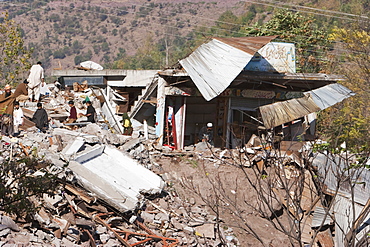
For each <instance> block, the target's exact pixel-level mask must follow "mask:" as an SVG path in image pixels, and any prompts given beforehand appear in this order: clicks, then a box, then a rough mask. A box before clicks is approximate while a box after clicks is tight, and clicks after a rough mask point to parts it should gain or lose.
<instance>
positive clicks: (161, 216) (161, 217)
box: [154, 212, 170, 221]
mask: <svg viewBox="0 0 370 247" xmlns="http://www.w3.org/2000/svg"><path fill="white" fill-rule="evenodd" d="M154 219H156V220H159V221H169V220H170V217H169V216H168V214H165V213H162V212H160V213H158V214H157V215H156V216H155V217H154Z"/></svg>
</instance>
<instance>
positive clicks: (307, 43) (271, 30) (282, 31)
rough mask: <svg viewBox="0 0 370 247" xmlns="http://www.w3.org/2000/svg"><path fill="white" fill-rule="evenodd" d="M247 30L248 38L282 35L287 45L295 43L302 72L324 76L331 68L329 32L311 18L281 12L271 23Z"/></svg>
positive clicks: (247, 28)
mask: <svg viewBox="0 0 370 247" xmlns="http://www.w3.org/2000/svg"><path fill="white" fill-rule="evenodd" d="M243 29H244V30H243V31H244V32H245V35H246V36H268V35H278V36H279V37H278V39H279V40H281V41H283V42H291V43H295V45H296V57H297V70H298V72H306V73H315V72H322V71H324V69H325V67H326V65H327V59H326V52H327V51H328V50H329V49H330V47H331V42H330V41H329V40H328V32H327V31H325V30H324V29H321V28H319V27H318V26H317V25H315V22H314V19H312V18H311V17H305V16H303V15H301V14H300V13H298V12H292V11H288V10H285V9H279V10H277V11H276V12H275V13H274V15H273V17H272V18H271V19H270V20H269V21H268V22H266V23H263V24H262V25H259V24H255V25H254V26H252V27H244V28H243Z"/></svg>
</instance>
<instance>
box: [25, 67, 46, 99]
mask: <svg viewBox="0 0 370 247" xmlns="http://www.w3.org/2000/svg"><path fill="white" fill-rule="evenodd" d="M41 65H42V63H41V62H40V61H39V62H37V64H35V65H32V67H31V70H30V74H29V76H28V79H27V80H28V82H29V84H28V97H29V98H30V101H33V102H34V101H39V99H40V88H41V86H42V87H43V86H44V68H43V67H42V66H41Z"/></svg>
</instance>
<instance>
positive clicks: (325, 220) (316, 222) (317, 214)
mask: <svg viewBox="0 0 370 247" xmlns="http://www.w3.org/2000/svg"><path fill="white" fill-rule="evenodd" d="M332 213H333V212H328V213H327V212H326V211H325V209H324V208H323V207H319V206H316V207H315V210H314V213H313V217H312V223H311V227H319V226H321V224H322V225H323V226H326V225H330V223H331V222H332V219H331V217H330V215H331V214H332Z"/></svg>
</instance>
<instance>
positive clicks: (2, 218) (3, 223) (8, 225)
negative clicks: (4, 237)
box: [0, 215, 19, 232]
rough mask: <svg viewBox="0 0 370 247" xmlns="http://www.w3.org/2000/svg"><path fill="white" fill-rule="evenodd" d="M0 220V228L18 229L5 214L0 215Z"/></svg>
mask: <svg viewBox="0 0 370 247" xmlns="http://www.w3.org/2000/svg"><path fill="white" fill-rule="evenodd" d="M0 222H1V225H0V229H5V228H8V229H11V230H13V231H16V232H18V231H19V227H18V225H17V224H16V223H15V222H14V221H13V220H12V219H11V218H10V217H8V216H6V215H1V216H0Z"/></svg>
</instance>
